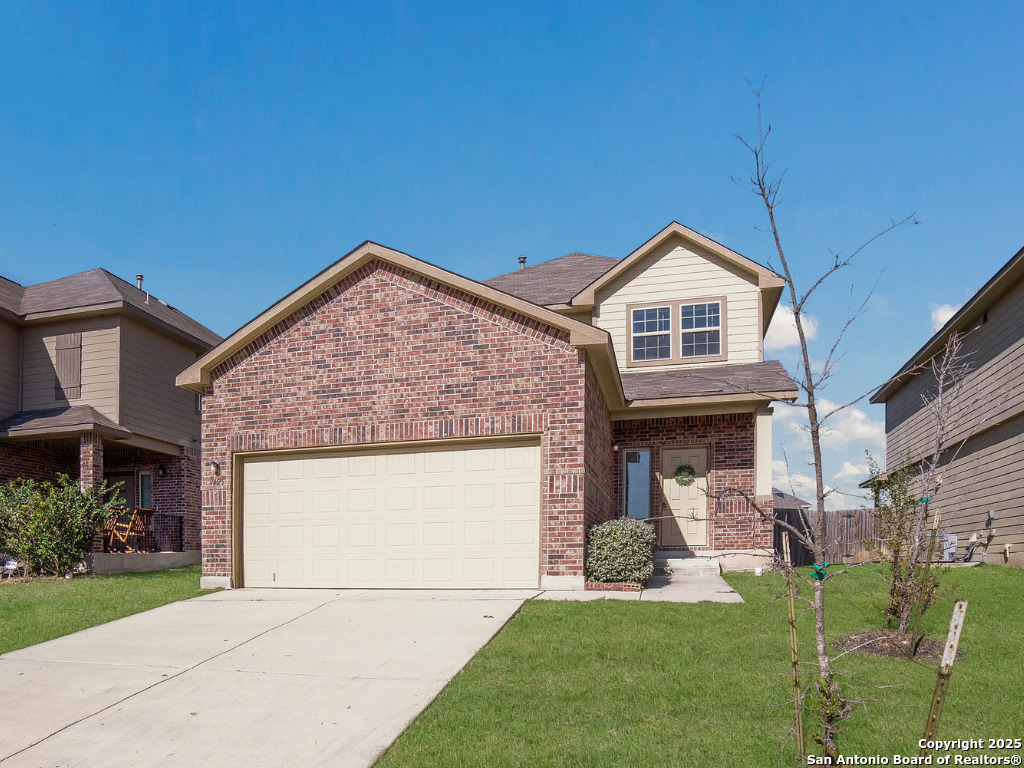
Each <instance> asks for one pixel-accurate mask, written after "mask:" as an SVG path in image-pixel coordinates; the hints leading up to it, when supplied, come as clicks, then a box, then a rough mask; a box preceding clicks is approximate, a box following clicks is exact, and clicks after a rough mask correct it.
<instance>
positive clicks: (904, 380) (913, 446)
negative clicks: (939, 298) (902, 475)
mask: <svg viewBox="0 0 1024 768" xmlns="http://www.w3.org/2000/svg"><path fill="white" fill-rule="evenodd" d="M952 334H962V335H963V348H962V353H963V354H964V355H965V363H966V365H967V367H968V370H969V373H968V375H967V377H966V379H965V380H964V382H963V385H962V386H961V387H960V389H959V391H958V392H957V397H956V399H955V400H954V401H953V404H952V407H951V409H950V410H951V423H952V434H951V437H950V440H949V441H948V443H947V448H946V450H945V451H944V456H945V458H944V460H943V465H944V466H943V469H942V471H941V477H942V485H941V487H940V489H939V492H938V494H937V498H936V499H934V500H933V501H932V504H937V505H938V506H939V507H940V508H941V509H942V512H943V518H944V520H943V522H944V525H943V527H944V528H945V530H946V531H947V532H948V533H950V534H953V535H955V536H956V537H957V549H958V553H959V554H961V555H963V554H964V553H965V551H966V549H967V547H968V546H969V545H970V544H971V541H972V539H973V540H974V541H975V542H976V544H975V546H974V550H975V555H974V559H984V560H985V561H986V562H991V563H1000V564H1010V565H1015V566H1018V567H1024V472H1022V470H1021V466H1022V464H1024V375H1022V373H1021V371H1022V370H1024V250H1021V251H1019V252H1018V253H1017V254H1016V255H1015V256H1014V257H1013V258H1012V259H1010V260H1009V261H1008V262H1007V263H1006V264H1005V265H1004V266H1003V267H1002V269H1000V270H999V272H997V273H996V275H995V276H994V277H993V278H992V279H991V280H989V281H988V283H987V284H986V285H985V286H984V287H983V288H982V289H981V290H980V291H978V292H977V293H976V294H975V295H974V296H973V297H972V298H971V299H970V300H969V301H968V302H967V303H966V304H965V305H964V306H963V307H962V308H961V309H960V311H959V312H957V313H956V314H955V315H954V316H953V317H952V318H950V320H949V322H947V323H946V325H945V326H943V327H942V328H941V329H940V330H939V332H938V333H936V334H935V335H934V336H933V337H932V338H931V339H929V341H928V343H927V344H925V345H924V346H923V347H922V348H921V349H920V350H919V351H918V352H917V353H916V354H915V355H914V356H913V357H912V358H911V359H910V360H908V361H907V363H906V365H904V366H903V367H902V368H901V369H900V371H899V372H898V373H897V374H896V375H895V376H894V377H893V378H892V379H890V380H889V382H888V383H886V385H885V386H883V387H882V388H881V389H880V390H879V391H878V392H877V393H876V394H875V396H874V397H873V398H872V402H874V403H885V431H886V462H887V468H888V469H894V468H896V467H898V466H900V465H901V464H904V463H906V462H908V461H911V462H916V461H920V460H921V459H923V458H925V457H927V456H929V455H930V454H931V453H932V451H933V450H934V448H933V443H934V420H933V418H932V417H931V416H930V415H929V413H928V411H927V409H926V407H925V405H924V403H925V399H929V398H931V397H933V396H934V392H935V388H936V382H935V379H934V377H933V375H932V373H931V368H930V365H929V363H930V361H931V360H933V359H934V358H935V357H936V356H941V355H942V353H943V351H944V349H945V345H946V341H947V340H948V339H949V337H950V336H951V335H952Z"/></svg>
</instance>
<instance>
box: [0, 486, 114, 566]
mask: <svg viewBox="0 0 1024 768" xmlns="http://www.w3.org/2000/svg"><path fill="white" fill-rule="evenodd" d="M109 492H110V489H109V488H107V484H106V483H104V484H103V486H102V487H101V488H95V489H94V488H90V489H88V490H86V491H82V490H81V489H80V488H79V484H78V481H77V480H72V479H71V478H69V477H68V476H67V475H58V476H57V482H55V483H50V482H44V483H36V482H35V481H33V480H15V481H14V482H11V483H8V484H7V485H0V551H4V552H9V553H10V554H12V555H14V556H15V557H17V558H18V559H19V560H21V561H22V563H23V564H24V567H25V571H26V573H28V572H30V571H31V572H35V573H55V574H63V573H67V572H70V571H73V570H74V569H75V567H76V566H77V565H78V564H79V563H80V562H82V558H83V557H84V556H85V553H86V552H88V551H89V548H90V547H91V545H92V540H93V537H94V536H95V535H96V533H97V532H98V531H99V530H100V528H102V527H103V524H104V523H105V522H106V521H107V519H108V518H109V517H110V516H111V515H112V514H114V512H115V510H114V507H115V506H116V505H118V504H122V503H124V502H123V500H122V499H121V498H118V495H117V494H113V495H112V497H111V498H110V499H109V500H108V501H104V500H103V499H104V496H106V495H107V494H108V493H109Z"/></svg>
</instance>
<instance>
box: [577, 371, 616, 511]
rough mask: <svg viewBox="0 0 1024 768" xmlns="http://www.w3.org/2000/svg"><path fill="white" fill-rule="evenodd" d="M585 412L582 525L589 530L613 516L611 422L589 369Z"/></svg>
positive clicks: (603, 400) (595, 378)
mask: <svg viewBox="0 0 1024 768" xmlns="http://www.w3.org/2000/svg"><path fill="white" fill-rule="evenodd" d="M586 408H587V411H586V414H587V420H586V424H585V429H586V446H585V465H586V493H585V502H584V523H585V525H586V527H587V528H589V527H590V526H592V525H596V524H598V523H603V522H604V521H605V520H611V519H612V518H613V517H615V516H616V513H615V509H616V507H615V486H614V482H613V477H614V473H615V469H614V465H613V463H612V462H613V459H612V424H611V418H610V417H609V415H608V405H607V404H606V403H605V399H604V395H603V394H602V393H601V387H600V385H599V384H598V382H597V375H596V374H595V373H594V370H593V367H592V366H590V365H588V366H587V393H586Z"/></svg>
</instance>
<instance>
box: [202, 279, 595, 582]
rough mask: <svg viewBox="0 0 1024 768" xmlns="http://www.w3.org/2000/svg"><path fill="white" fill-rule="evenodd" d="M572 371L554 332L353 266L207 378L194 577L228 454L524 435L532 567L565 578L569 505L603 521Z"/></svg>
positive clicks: (571, 566)
mask: <svg viewBox="0 0 1024 768" xmlns="http://www.w3.org/2000/svg"><path fill="white" fill-rule="evenodd" d="M587 366H588V363H587V361H586V359H585V356H584V354H583V353H581V352H580V351H578V350H577V349H576V348H575V347H573V346H572V345H571V344H570V343H569V341H568V337H567V334H566V333H565V332H563V331H560V330H558V329H554V328H551V327H549V326H546V325H544V324H542V323H540V322H538V321H536V320H534V319H531V318H528V317H525V316H523V315H519V314H517V313H515V312H513V311H512V310H509V309H506V308H503V307H499V306H497V305H493V304H490V303H488V302H486V301H484V300H482V299H480V298H479V297H476V296H472V295H470V294H466V293H463V292H461V291H458V290H456V289H453V288H450V287H448V286H444V285H442V284H440V283H437V282H435V281H433V280H430V279H429V278H426V277H424V276H422V275H419V274H417V273H415V272H411V271H408V270H405V269H403V268H401V267H398V266H395V265H393V264H391V263H388V262H382V261H376V260H374V261H371V262H369V263H367V264H364V265H363V266H361V267H360V268H359V269H357V270H355V271H354V272H353V273H351V274H349V275H347V276H346V277H344V278H343V279H342V280H341V281H339V282H338V283H337V284H336V285H335V286H333V287H332V288H330V289H329V290H328V291H326V292H325V293H324V294H322V295H320V296H319V297H317V298H316V299H314V300H312V301H311V302H310V303H309V304H307V305H306V306H305V307H303V308H302V309H300V310H298V311H297V312H295V313H294V314H292V315H291V316H290V317H288V318H287V319H285V320H283V321H282V322H281V323H279V324H278V325H276V326H275V327H274V328H272V329H270V330H269V331H267V332H266V333H264V334H263V335H262V336H260V337H259V338H258V339H256V340H254V341H253V342H251V343H250V344H248V345H247V346H246V347H245V348H244V349H242V350H240V351H239V352H238V353H236V354H235V355H234V356H232V357H231V358H229V359H228V360H226V361H225V362H224V363H222V364H221V365H219V366H218V367H217V368H215V369H214V370H213V371H212V372H211V384H210V386H209V387H208V388H207V391H206V393H205V397H204V403H203V409H204V418H203V441H202V444H203V464H204V465H207V464H208V463H209V462H217V463H218V464H219V466H220V472H219V473H214V472H212V471H209V470H204V471H203V483H202V520H203V574H204V576H209V577H230V576H231V575H232V560H233V553H232V536H231V532H232V494H233V492H234V491H235V485H236V483H235V478H234V477H233V456H234V454H235V453H236V452H239V451H260V450H268V449H274V448H313V447H325V446H353V445H366V444H387V443H392V442H408V441H419V440H437V439H465V438H468V437H476V436H484V435H508V436H514V435H526V434H538V435H539V436H540V442H541V474H542V477H541V481H542V489H541V570H542V573H543V574H545V575H547V576H573V577H581V576H582V573H583V535H584V519H585V513H584V509H585V506H586V507H589V506H591V504H592V505H593V506H594V508H595V509H596V510H600V511H598V512H596V513H594V515H596V516H597V517H600V516H603V515H607V514H609V513H610V510H611V501H610V500H611V498H612V495H611V492H612V488H611V483H610V481H608V480H607V479H605V480H604V481H603V482H602V480H601V479H600V478H601V477H602V474H604V477H605V478H607V473H604V472H603V466H604V462H605V461H606V460H604V459H602V457H601V455H600V449H601V445H602V444H603V445H604V446H605V448H606V449H607V448H608V447H609V443H610V429H609V427H608V426H607V425H606V424H602V419H604V420H605V421H606V420H607V411H602V409H603V407H604V405H603V403H600V407H599V406H598V401H597V398H598V397H599V394H598V395H592V393H588V392H587V390H588V389H591V388H596V378H595V377H594V376H593V375H592V374H591V375H590V376H588V375H587ZM602 414H603V415H602ZM591 483H592V484H593V486H594V487H593V488H590V487H589V485H590V484H591ZM585 499H588V500H592V501H588V502H587V504H586V505H585V503H584V500H585ZM595 519H596V517H595Z"/></svg>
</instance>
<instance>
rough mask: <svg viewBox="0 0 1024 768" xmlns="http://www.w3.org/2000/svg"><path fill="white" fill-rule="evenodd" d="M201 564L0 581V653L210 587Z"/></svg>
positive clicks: (174, 599) (178, 598) (186, 596)
mask: <svg viewBox="0 0 1024 768" xmlns="http://www.w3.org/2000/svg"><path fill="white" fill-rule="evenodd" d="M199 571H200V566H198V565H194V566H189V567H188V568H174V569H172V570H168V571H151V572H149V573H124V574H110V575H103V576H76V577H75V578H73V579H58V578H39V579H30V580H29V581H27V582H20V581H13V580H12V581H7V580H4V581H3V583H0V653H7V652H8V651H14V650H17V649H18V648H25V647H27V646H29V645H35V644H36V643H41V642H43V641H44V640H52V639H53V638H55V637H60V636H62V635H68V634H71V633H72V632H77V631H78V630H80V629H86V628H87V627H93V626H96V625H97V624H105V623H106V622H108V621H113V620H114V619H120V618H122V617H124V616H130V615H131V614H133V613H141V612H142V611H148V610H149V609H150V608H156V607H157V606H160V605H166V604H167V603H174V602H177V601H178V600H187V599H188V598H190V597H196V596H198V595H203V594H206V593H207V592H209V590H201V589H199Z"/></svg>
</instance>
